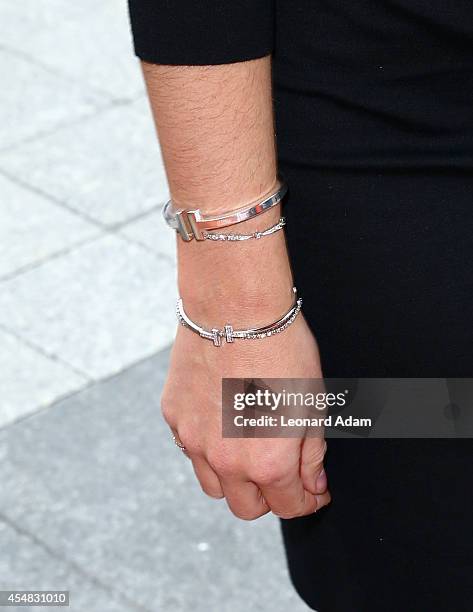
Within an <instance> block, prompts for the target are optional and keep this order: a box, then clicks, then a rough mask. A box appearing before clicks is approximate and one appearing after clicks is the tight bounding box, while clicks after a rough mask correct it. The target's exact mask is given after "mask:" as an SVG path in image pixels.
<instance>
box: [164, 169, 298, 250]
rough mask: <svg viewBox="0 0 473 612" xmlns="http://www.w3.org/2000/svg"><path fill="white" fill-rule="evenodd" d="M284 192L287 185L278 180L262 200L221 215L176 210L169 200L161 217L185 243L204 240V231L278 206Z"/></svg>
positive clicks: (245, 218) (246, 218) (249, 217)
mask: <svg viewBox="0 0 473 612" xmlns="http://www.w3.org/2000/svg"><path fill="white" fill-rule="evenodd" d="M286 192H287V185H286V184H285V183H284V182H282V181H281V180H279V179H278V180H277V181H276V184H275V187H274V188H273V189H272V190H271V191H269V192H267V194H265V195H264V196H263V199H262V200H261V199H258V200H256V201H254V202H250V203H249V204H247V205H246V206H243V207H240V208H238V209H236V210H233V211H231V212H228V213H223V214H221V215H218V214H210V215H204V214H202V212H201V211H200V210H199V209H195V210H183V209H182V208H178V209H176V208H175V206H174V204H173V201H172V200H169V201H168V202H166V204H165V205H164V208H163V216H164V220H165V221H166V223H167V224H168V225H169V227H171V228H172V229H175V230H176V231H177V232H179V235H180V236H181V238H182V239H183V240H185V241H186V242H188V241H189V240H192V238H195V239H196V240H204V234H203V232H204V230H216V229H220V228H222V227H228V226H229V225H234V224H235V223H241V222H242V221H248V220H249V219H253V218H254V217H256V216H258V215H260V214H261V213H264V212H266V211H267V210H270V209H271V208H273V207H274V206H276V205H277V204H279V203H280V202H281V200H282V199H283V197H284V196H285V195H286Z"/></svg>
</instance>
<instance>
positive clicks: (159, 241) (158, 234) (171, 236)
mask: <svg viewBox="0 0 473 612" xmlns="http://www.w3.org/2000/svg"><path fill="white" fill-rule="evenodd" d="M121 233H122V234H123V235H124V236H127V237H128V238H131V239H132V240H136V241H137V242H139V243H140V244H142V245H144V246H145V247H147V248H148V249H151V250H152V251H154V252H155V253H157V254H158V255H162V256H164V257H167V258H168V259H169V260H170V261H173V262H175V261H176V232H174V231H173V230H171V229H170V228H169V227H168V226H167V225H166V223H165V222H164V219H163V216H162V214H161V210H158V211H155V212H153V213H150V214H149V215H146V216H145V217H142V218H141V219H138V220H137V221H134V222H132V223H129V224H128V225H125V227H123V228H122V230H121Z"/></svg>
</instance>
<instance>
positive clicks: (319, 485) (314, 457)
mask: <svg viewBox="0 0 473 612" xmlns="http://www.w3.org/2000/svg"><path fill="white" fill-rule="evenodd" d="M326 450H327V443H326V442H325V440H324V439H323V438H317V437H314V438H305V439H304V442H303V444H302V452H301V479H302V484H303V485H304V489H306V490H307V491H309V493H312V494H313V495H317V494H320V493H324V492H325V491H326V490H327V475H326V474H325V470H324V463H323V462H324V456H325V452H326Z"/></svg>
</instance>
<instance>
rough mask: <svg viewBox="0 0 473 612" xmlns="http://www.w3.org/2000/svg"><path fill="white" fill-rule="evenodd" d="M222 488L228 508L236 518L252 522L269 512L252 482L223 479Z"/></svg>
mask: <svg viewBox="0 0 473 612" xmlns="http://www.w3.org/2000/svg"><path fill="white" fill-rule="evenodd" d="M222 486H223V492H224V494H225V498H226V500H227V504H228V507H229V508H230V510H231V511H232V512H233V514H234V515H235V516H237V517H238V518H241V519H243V520H246V521H252V520H254V519H257V518H259V517H260V516H263V515H264V514H267V513H268V512H269V511H270V508H269V506H268V504H267V503H266V500H265V499H264V497H263V496H262V494H261V491H260V490H259V488H258V487H257V486H256V485H255V484H254V483H253V482H245V481H242V480H229V479H223V480H222Z"/></svg>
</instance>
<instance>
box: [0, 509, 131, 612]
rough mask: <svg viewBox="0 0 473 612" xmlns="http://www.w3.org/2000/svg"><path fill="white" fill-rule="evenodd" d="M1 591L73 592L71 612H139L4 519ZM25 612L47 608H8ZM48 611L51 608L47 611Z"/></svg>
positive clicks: (0, 538)
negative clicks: (130, 611)
mask: <svg viewBox="0 0 473 612" xmlns="http://www.w3.org/2000/svg"><path fill="white" fill-rule="evenodd" d="M0 549H1V551H2V554H1V555H0V589H1V590H5V591H6V590H18V591H53V590H55V591H69V602H70V605H69V607H67V608H63V607H55V608H54V610H64V609H67V610H68V612H84V611H85V610H87V612H124V611H126V610H136V609H137V608H135V607H134V606H133V605H132V604H128V602H125V601H124V600H123V598H121V597H120V595H119V594H118V593H113V592H112V593H110V592H109V590H108V588H106V587H105V588H100V586H98V585H97V584H96V583H95V582H94V580H93V578H92V579H88V578H87V576H84V574H83V573H82V572H77V571H74V569H73V568H71V567H70V565H69V564H68V563H67V561H64V560H63V559H61V558H57V557H55V556H53V555H51V554H49V553H48V551H47V550H45V549H44V548H43V547H42V546H41V544H40V543H37V542H35V541H34V539H32V538H31V537H30V536H29V535H28V534H25V533H22V532H19V531H17V530H15V528H14V527H12V526H11V525H9V524H6V523H4V522H2V520H1V518H0ZM8 609H10V610H18V611H22V612H38V610H44V609H45V608H44V607H40V608H38V607H37V606H21V607H18V606H16V607H13V608H8ZM47 609H48V610H50V609H51V607H48V608H47Z"/></svg>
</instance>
